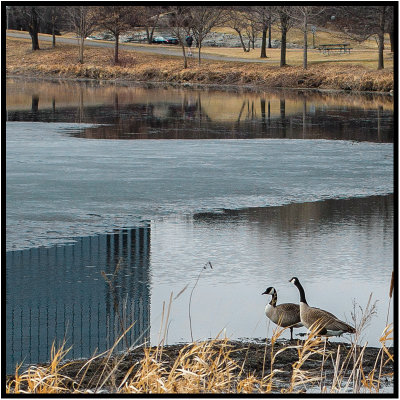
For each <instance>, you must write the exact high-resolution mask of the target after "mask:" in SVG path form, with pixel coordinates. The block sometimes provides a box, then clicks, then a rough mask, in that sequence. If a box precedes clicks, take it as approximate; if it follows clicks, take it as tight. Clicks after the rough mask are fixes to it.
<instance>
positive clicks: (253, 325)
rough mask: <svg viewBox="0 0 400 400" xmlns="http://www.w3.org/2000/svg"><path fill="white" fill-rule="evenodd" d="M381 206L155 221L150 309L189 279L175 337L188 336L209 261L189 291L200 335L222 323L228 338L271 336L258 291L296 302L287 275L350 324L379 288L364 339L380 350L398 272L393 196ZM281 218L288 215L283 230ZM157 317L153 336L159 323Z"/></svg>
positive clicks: (315, 206)
mask: <svg viewBox="0 0 400 400" xmlns="http://www.w3.org/2000/svg"><path fill="white" fill-rule="evenodd" d="M382 202H384V200H382V199H381V198H367V199H354V200H346V201H345V200H342V201H334V200H331V201H326V202H317V203H310V204H308V205H307V204H299V205H296V204H294V205H289V206H284V207H278V208H272V209H260V210H259V211H258V212H257V213H256V212H251V211H250V212H249V214H248V218H247V217H246V213H245V212H243V214H242V213H241V212H239V213H238V215H239V216H240V214H242V215H245V217H244V218H239V219H238V218H235V216H230V217H228V216H227V217H226V218H222V219H221V220H220V221H219V222H218V220H217V221H214V223H213V222H212V218H211V217H209V221H208V222H204V221H203V222H201V221H197V222H196V221H193V220H191V219H186V220H182V219H179V218H166V219H164V220H162V221H158V222H155V223H153V226H152V246H151V265H152V304H153V307H157V304H160V303H162V301H166V302H167V301H168V299H169V295H170V292H171V291H173V292H174V294H175V295H176V294H177V293H178V292H179V291H180V290H181V289H183V287H184V286H185V285H186V284H187V283H190V286H189V288H188V289H187V290H186V292H185V293H183V294H182V295H181V297H180V298H179V299H177V300H176V302H174V304H173V307H172V310H173V313H172V322H171V326H170V330H169V339H170V341H172V342H173V341H176V340H182V341H186V340H189V339H190V329H189V320H188V302H189V296H190V290H191V288H192V287H193V285H194V283H195V280H196V278H197V276H198V274H199V272H200V271H201V270H202V266H203V265H204V264H205V263H206V262H207V261H211V263H212V265H213V267H214V268H213V269H212V270H209V269H207V270H204V271H203V273H202V276H201V278H200V281H199V283H198V285H197V287H196V289H195V291H194V294H193V300H192V322H193V326H194V328H193V330H194V336H195V338H202V337H207V336H211V337H213V336H215V335H216V334H217V333H218V332H219V331H220V330H221V329H222V328H224V327H225V326H226V328H227V335H229V336H234V337H263V336H265V335H266V334H267V326H268V324H267V320H266V318H265V316H264V313H263V310H264V307H265V304H266V301H267V299H270V297H269V296H261V293H262V292H263V291H264V290H265V289H266V288H267V287H268V286H274V287H275V288H276V289H277V291H278V303H281V302H295V303H296V302H298V299H299V293H298V291H297V289H296V288H295V287H294V286H293V285H292V284H290V283H289V282H288V281H289V279H290V278H291V277H293V276H297V277H298V278H299V279H300V280H301V282H302V283H303V286H304V287H305V290H306V297H307V300H308V303H309V304H310V305H312V306H316V307H320V308H324V309H326V310H328V311H330V312H332V313H334V314H335V315H337V316H338V317H339V318H341V319H344V320H347V321H348V322H351V323H352V318H351V311H352V310H353V300H354V301H355V302H356V303H357V309H358V306H362V307H363V308H365V306H366V305H367V302H368V298H369V295H370V294H371V293H373V301H375V300H378V303H377V307H378V314H377V315H376V316H375V317H374V318H373V319H372V322H371V324H370V326H369V328H368V330H367V331H366V334H365V337H364V339H365V340H368V342H369V344H370V345H374V346H378V345H379V343H378V338H379V337H380V334H381V333H382V331H383V328H384V326H385V321H386V314H387V307H388V301H389V296H388V292H389V286H390V279H391V272H392V270H393V256H392V254H393V233H392V229H393V219H392V218H393V214H392V213H393V207H392V205H390V203H391V202H392V198H389V200H388V203H387V204H388V205H389V208H388V209H386V208H385V207H383V206H382V204H383V203H382ZM294 212H296V213H298V215H299V216H298V218H297V222H296V221H295V220H294V219H293V218H290V216H292V215H293V213H294ZM308 213H309V214H308ZM386 213H387V214H386ZM268 215H270V217H268V218H265V217H266V216H268ZM285 220H286V221H288V220H290V221H291V222H289V223H288V225H287V226H286V227H285V222H284V221H285ZM377 270H379V273H377ZM193 315H194V317H193ZM152 317H153V323H152V328H153V329H154V332H153V335H155V333H156V332H155V330H156V329H155V328H156V327H157V326H158V324H159V320H156V319H155V316H154V315H153V316H152ZM392 319H393V318H392V317H391V318H390V319H389V321H392ZM273 326H274V325H273V324H272V323H271V324H270V327H269V331H268V332H269V333H268V335H270V334H271V332H272V329H273ZM302 331H304V330H298V332H302ZM284 337H288V336H287V335H284ZM332 340H335V339H332Z"/></svg>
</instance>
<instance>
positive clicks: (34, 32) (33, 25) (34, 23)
mask: <svg viewBox="0 0 400 400" xmlns="http://www.w3.org/2000/svg"><path fill="white" fill-rule="evenodd" d="M28 30H29V34H30V35H31V38H32V50H33V51H35V50H40V49H39V36H38V34H39V16H38V14H37V12H36V9H35V7H32V9H31V20H30V23H29V26H28Z"/></svg>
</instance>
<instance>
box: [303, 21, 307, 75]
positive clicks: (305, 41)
mask: <svg viewBox="0 0 400 400" xmlns="http://www.w3.org/2000/svg"><path fill="white" fill-rule="evenodd" d="M303 30H304V52H303V68H304V69H307V17H304V26H303Z"/></svg>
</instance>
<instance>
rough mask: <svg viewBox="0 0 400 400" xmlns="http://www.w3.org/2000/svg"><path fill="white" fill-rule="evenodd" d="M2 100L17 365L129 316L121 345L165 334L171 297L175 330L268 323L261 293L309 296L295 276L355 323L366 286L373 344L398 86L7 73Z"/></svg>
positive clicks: (80, 350)
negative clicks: (250, 86) (126, 82)
mask: <svg viewBox="0 0 400 400" xmlns="http://www.w3.org/2000/svg"><path fill="white" fill-rule="evenodd" d="M6 101H7V125H6V207H7V214H6V217H7V223H6V234H7V235H6V250H7V252H6V289H7V290H6V302H7V307H6V318H7V334H6V341H7V348H6V353H7V355H6V369H7V372H11V371H12V370H13V369H14V367H15V364H16V363H17V362H20V361H22V360H25V363H35V362H42V361H46V360H47V359H48V357H49V349H50V346H51V342H52V341H53V340H56V341H57V342H59V341H60V340H62V339H63V337H64V336H65V338H66V340H67V345H73V347H72V350H71V352H70V353H69V357H70V358H78V357H87V356H90V355H91V354H93V352H94V351H95V350H96V349H97V350H98V351H104V350H106V349H107V348H109V347H110V345H111V344H112V343H113V342H114V341H115V339H116V338H117V337H118V336H119V334H120V332H121V329H123V328H124V327H126V326H128V325H129V324H130V323H131V322H133V321H135V324H134V325H133V327H132V329H131V330H130V332H129V334H128V335H127V338H126V340H124V341H122V342H121V343H120V347H119V348H120V349H122V348H124V347H125V346H127V345H132V344H140V343H143V342H144V341H150V342H151V343H152V344H155V343H157V342H158V340H159V337H160V327H161V325H162V316H163V303H164V304H165V310H164V317H166V314H167V308H168V303H169V299H170V296H171V293H173V294H172V299H173V301H172V304H171V310H170V315H169V319H168V324H167V329H166V330H165V336H166V340H167V342H168V343H176V342H180V341H190V340H191V339H192V337H193V339H195V340H200V339H205V338H208V337H215V336H216V335H217V334H218V333H219V332H220V331H223V333H224V334H226V335H227V336H228V337H231V338H244V337H246V338H262V337H268V336H271V334H272V329H273V326H272V325H273V324H269V323H268V322H267V320H266V318H265V316H264V307H265V303H266V301H267V299H266V298H265V296H261V293H262V292H263V291H264V290H265V288H266V287H268V286H274V287H275V288H276V289H277V290H278V303H280V302H297V301H298V292H297V290H296V288H295V287H294V286H293V285H291V284H290V283H289V282H288V281H289V279H290V278H291V277H292V276H297V277H299V279H300V280H301V281H302V283H303V285H304V287H305V289H306V293H307V299H308V301H309V303H310V304H311V305H315V306H319V307H321V308H325V309H327V310H329V311H331V312H333V313H334V314H336V315H337V316H338V317H339V318H341V319H345V320H347V321H348V322H350V323H352V316H351V314H352V311H353V307H354V306H355V307H356V310H358V309H359V306H361V307H363V308H364V307H365V306H366V304H367V302H368V298H369V295H370V293H372V294H373V301H376V300H377V301H378V302H377V311H378V312H377V314H376V315H374V316H373V318H372V320H371V323H370V326H369V328H368V330H367V331H365V332H364V334H363V340H364V341H368V343H369V344H370V345H374V346H378V345H379V342H378V339H379V336H380V334H381V332H382V330H383V328H384V327H385V324H386V318H387V312H388V307H389V296H388V291H389V285H390V278H391V273H392V270H393V219H394V215H393V214H394V211H393V192H394V189H393V134H394V133H393V127H394V119H393V103H392V101H391V98H389V97H384V96H354V95H353V96H351V95H339V94H333V95H329V94H321V93H297V92H284V91H282V92H278V91H276V92H271V93H266V92H259V93H258V92H237V91H230V92H226V91H225V92H223V91H216V90H211V89H210V90H207V91H204V90H203V91H202V90H195V89H190V88H186V89H182V88H179V89H174V88H164V87H142V86H116V85H115V86H113V85H100V84H93V83H90V84H88V83H85V84H80V85H79V84H73V83H65V82H64V83H61V82H40V81H37V82H36V81H28V80H24V81H21V80H17V79H15V80H14V79H13V80H7V95H6ZM105 139H106V140H105ZM129 139H136V140H129ZM172 139H174V140H172ZM185 139H191V140H185ZM205 139H207V140H205ZM221 139H224V140H221ZM239 139H240V140H239ZM208 263H211V266H212V268H210V264H208ZM204 267H205V268H204ZM197 278H198V280H197ZM192 290H193V291H192ZM189 304H190V307H189ZM189 309H190V317H189ZM357 315H358V314H357ZM358 317H359V316H358ZM392 319H393V317H392V306H391V305H390V312H389V321H392ZM224 329H225V330H224ZM295 332H297V333H304V332H305V330H304V329H299V330H297V331H295ZM163 335H164V330H162V332H161V336H163ZM283 337H288V332H285V334H284V335H283ZM333 340H346V339H343V338H341V339H333ZM347 340H348V339H347Z"/></svg>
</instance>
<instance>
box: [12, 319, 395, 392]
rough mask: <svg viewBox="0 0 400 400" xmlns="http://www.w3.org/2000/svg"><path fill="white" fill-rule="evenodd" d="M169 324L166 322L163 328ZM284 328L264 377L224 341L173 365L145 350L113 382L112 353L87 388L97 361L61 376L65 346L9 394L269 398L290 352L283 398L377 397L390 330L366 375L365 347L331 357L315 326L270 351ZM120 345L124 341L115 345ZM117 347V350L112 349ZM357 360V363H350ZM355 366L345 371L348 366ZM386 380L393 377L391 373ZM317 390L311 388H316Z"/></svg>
mask: <svg viewBox="0 0 400 400" xmlns="http://www.w3.org/2000/svg"><path fill="white" fill-rule="evenodd" d="M167 322H168V320H166V323H167ZM283 331H284V329H280V328H277V329H276V330H275V331H274V333H273V336H272V338H271V344H270V345H267V344H266V347H265V349H266V351H267V350H268V351H269V352H270V360H271V362H270V365H269V366H265V371H267V369H269V370H270V371H269V373H266V374H264V372H263V374H262V378H259V377H257V376H256V375H255V374H252V373H248V374H245V373H244V372H243V368H242V366H241V365H240V364H239V363H238V362H237V361H235V360H234V359H233V353H234V351H235V350H233V348H232V346H231V345H230V344H229V341H228V339H226V338H225V339H219V338H216V339H214V340H208V341H203V342H194V343H190V344H188V345H186V346H183V347H182V349H181V350H180V351H179V354H178V356H177V357H176V359H175V361H174V362H166V361H165V360H164V358H163V346H162V345H160V346H156V347H153V348H144V354H143V357H142V359H141V360H140V361H138V362H136V363H135V362H134V363H132V365H131V367H130V368H129V369H128V370H127V372H126V373H125V376H124V378H123V379H122V380H121V381H120V382H117V381H116V380H115V378H114V373H115V371H116V370H117V369H118V366H119V364H120V362H121V360H122V359H123V358H124V355H122V356H117V357H111V354H112V350H113V348H112V349H110V351H109V352H108V354H107V355H106V357H105V360H104V362H103V364H102V365H103V367H102V368H101V371H99V370H98V375H97V376H94V377H92V378H91V379H90V383H91V385H87V384H86V385H84V384H83V383H82V382H83V380H84V377H85V374H86V373H87V371H88V368H89V367H90V365H91V363H92V362H93V361H94V360H95V359H97V358H98V357H93V358H92V359H90V360H88V361H87V362H86V363H85V365H84V366H83V367H82V368H81V370H85V371H84V374H83V376H82V377H81V379H80V380H77V379H73V378H71V377H69V376H66V375H65V374H63V370H64V369H65V368H66V366H68V363H66V364H63V358H64V357H65V355H66V354H67V352H68V350H65V349H64V345H65V344H63V346H61V347H60V349H59V350H58V351H55V349H54V347H53V350H52V359H51V362H50V364H49V365H48V366H46V367H36V366H33V367H30V368H28V370H27V371H25V372H24V373H22V374H19V371H18V368H17V370H16V373H15V377H14V379H12V380H11V381H9V382H8V383H7V385H6V393H7V394H24V393H36V394H63V393H75V394H78V393H101V391H102V390H103V391H104V390H106V392H107V393H119V394H150V393H151V394H177V393H185V394H188V393H194V394H196V393H213V394H217V393H259V394H267V393H272V392H275V393H276V391H277V387H278V384H277V383H278V382H277V380H276V374H277V373H279V372H281V371H279V370H277V369H275V366H274V363H275V360H276V357H277V356H278V355H279V354H280V353H282V352H285V351H288V350H289V349H296V350H297V358H298V359H297V360H296V361H295V362H294V363H293V365H292V374H291V379H290V381H289V382H286V388H285V389H281V392H282V393H291V394H295V393H302V392H304V391H305V390H306V391H307V390H308V389H309V388H310V387H313V386H314V387H316V388H317V390H318V391H319V392H320V393H349V392H353V393H366V392H370V393H379V388H380V382H381V378H382V377H383V375H382V374H381V372H380V369H379V367H378V364H379V361H380V360H381V359H383V355H384V354H385V355H386V361H385V364H386V363H393V362H394V357H393V355H392V354H391V353H390V352H389V350H388V348H387V346H386V342H387V341H391V340H393V339H392V338H391V337H390V335H391V334H392V332H393V329H392V327H391V325H389V326H387V327H386V328H385V330H384V332H383V335H382V337H381V339H380V342H381V344H382V348H381V351H380V352H379V353H378V357H377V359H376V362H375V366H374V368H373V369H372V370H371V371H370V372H369V373H368V374H365V372H364V370H363V356H364V351H365V348H366V345H365V346H364V347H362V348H359V347H358V346H355V345H353V346H351V348H350V349H349V350H348V352H347V353H345V356H344V357H341V352H340V346H339V347H338V351H337V353H336V354H334V352H333V351H331V350H329V349H328V348H327V346H326V342H325V341H324V340H323V339H322V338H321V337H319V336H318V335H317V332H318V327H315V329H312V330H311V332H310V335H309V336H308V338H307V339H306V340H305V341H304V342H299V341H298V342H297V344H296V345H294V346H286V347H283V348H281V349H280V350H278V351H276V352H275V351H274V343H276V341H277V340H278V338H279V337H280V335H281V334H282V332H283ZM125 334H126V332H125ZM120 340H122V336H121V337H120V338H119V341H120ZM114 347H115V346H114ZM315 357H318V359H319V360H320V362H319V363H320V364H319V365H320V367H319V368H314V369H311V370H310V369H307V368H306V364H305V363H306V362H307V360H309V359H311V358H314V360H315ZM354 357H355V358H354ZM353 358H354V363H353V365H351V367H349V362H350V360H352V359H353ZM327 363H332V365H333V370H334V376H333V381H332V382H331V384H330V385H329V386H326V385H325V382H324V379H323V376H324V369H326V368H327ZM389 376H393V373H390V374H389ZM314 391H315V389H314Z"/></svg>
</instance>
